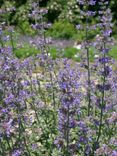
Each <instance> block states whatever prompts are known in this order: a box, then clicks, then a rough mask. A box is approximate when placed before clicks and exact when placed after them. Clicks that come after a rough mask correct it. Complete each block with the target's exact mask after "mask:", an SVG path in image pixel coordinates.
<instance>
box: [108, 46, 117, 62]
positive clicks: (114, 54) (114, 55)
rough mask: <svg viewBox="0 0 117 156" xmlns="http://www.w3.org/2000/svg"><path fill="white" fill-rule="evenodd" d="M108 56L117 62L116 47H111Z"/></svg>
mask: <svg viewBox="0 0 117 156" xmlns="http://www.w3.org/2000/svg"><path fill="white" fill-rule="evenodd" d="M109 56H111V57H112V58H114V59H116V60H117V45H115V46H113V47H112V49H111V50H110V52H109Z"/></svg>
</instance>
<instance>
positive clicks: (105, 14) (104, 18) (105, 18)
mask: <svg viewBox="0 0 117 156" xmlns="http://www.w3.org/2000/svg"><path fill="white" fill-rule="evenodd" d="M108 3H109V1H104V0H101V1H99V5H100V11H99V13H100V27H101V34H100V37H101V38H100V39H101V44H100V46H99V47H98V48H99V49H98V50H99V51H100V52H101V54H100V57H99V63H100V64H101V69H100V74H101V82H102V83H101V84H98V85H97V89H98V90H99V92H101V97H100V102H99V104H100V109H101V112H100V121H99V131H98V135H97V142H99V139H100V137H101V134H102V124H103V113H104V109H105V107H106V99H105V97H106V96H105V94H106V91H108V90H110V89H111V85H110V84H109V83H108V81H107V79H108V77H109V75H110V72H111V68H110V67H109V62H110V59H109V57H108V52H109V47H108V42H109V38H110V35H111V33H112V29H111V27H112V25H111V20H112V17H111V11H110V9H109V8H108Z"/></svg>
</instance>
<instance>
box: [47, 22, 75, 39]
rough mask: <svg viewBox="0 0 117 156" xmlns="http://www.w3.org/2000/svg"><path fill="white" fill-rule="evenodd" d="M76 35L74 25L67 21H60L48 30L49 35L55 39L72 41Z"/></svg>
mask: <svg viewBox="0 0 117 156" xmlns="http://www.w3.org/2000/svg"><path fill="white" fill-rule="evenodd" d="M75 34H76V30H75V28H74V25H73V24H71V23H69V22H67V21H58V22H55V23H54V24H53V26H52V27H51V28H50V29H49V30H48V32H47V35H50V36H51V37H53V38H62V39H70V38H73V36H74V35H75Z"/></svg>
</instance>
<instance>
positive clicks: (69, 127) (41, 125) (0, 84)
mask: <svg viewBox="0 0 117 156" xmlns="http://www.w3.org/2000/svg"><path fill="white" fill-rule="evenodd" d="M77 2H78V3H79V5H80V8H81V9H84V11H81V14H82V15H83V16H84V19H85V21H86V22H85V24H84V25H83V26H80V28H81V27H82V29H85V32H86V35H85V39H84V41H83V43H82V46H81V49H82V50H83V52H84V53H83V54H84V57H83V64H82V65H83V67H85V68H82V67H81V66H80V64H79V63H77V62H74V61H73V60H69V59H66V58H64V59H62V58H58V59H55V60H53V59H52V58H51V56H49V53H48V49H49V46H48V44H47V40H46V37H45V28H47V27H46V23H45V22H44V21H43V18H44V16H45V13H47V10H45V9H43V10H41V9H40V8H39V3H33V4H32V8H33V10H32V12H30V15H29V16H30V18H32V17H34V24H33V25H32V27H33V28H34V29H35V30H36V32H37V33H38V35H40V36H41V37H40V38H39V39H38V40H37V41H36V42H35V43H34V44H35V45H36V46H37V49H39V50H40V51H41V53H40V54H38V55H36V56H32V57H28V58H25V59H23V60H20V59H18V58H16V56H15V49H16V47H14V38H13V35H12V33H13V30H12V29H11V27H9V25H8V23H7V26H6V25H5V23H2V24H1V26H0V155H2V156H7V155H11V156H34V155H39V156H41V155H43V156H45V155H46V156H47V155H48V156H59V155H60V156H61V155H62V156H72V155H74V156H76V155H77V156H95V155H97V156H101V155H106V156H116V155H117V151H116V148H117V138H116V136H115V134H116V132H117V127H116V122H117V112H116V108H117V100H116V99H117V77H116V74H115V73H117V72H116V71H113V68H112V67H113V62H114V61H113V60H112V59H111V58H110V57H108V52H109V50H110V48H111V46H110V45H111V43H112V41H113V40H112V38H111V37H110V35H111V32H112V31H111V27H112V25H111V11H110V9H109V2H108V1H105V0H99V1H96V0H89V1H88V0H83V1H80V0H79V1H77ZM97 4H98V5H99V8H100V10H99V11H97V12H92V11H90V8H92V7H94V6H95V5H97ZM96 14H97V15H98V17H99V18H98V20H97V22H98V23H96V24H95V25H92V26H91V29H94V30H95V29H96V28H98V33H99V34H98V36H96V37H95V39H93V42H92V40H89V34H90V29H89V24H90V23H89V22H90V21H91V19H92V18H93V17H95V15H96ZM78 27H79V26H78ZM6 28H7V30H5V29H6ZM9 28H10V29H9ZM4 30H5V31H4ZM6 31H8V32H7V33H6ZM9 41H10V42H9ZM8 43H11V46H8V45H9V44H8ZM31 43H32V41H31ZM90 47H93V48H94V49H95V51H96V54H98V58H96V59H95V60H94V61H93V62H90ZM85 54H86V55H85Z"/></svg>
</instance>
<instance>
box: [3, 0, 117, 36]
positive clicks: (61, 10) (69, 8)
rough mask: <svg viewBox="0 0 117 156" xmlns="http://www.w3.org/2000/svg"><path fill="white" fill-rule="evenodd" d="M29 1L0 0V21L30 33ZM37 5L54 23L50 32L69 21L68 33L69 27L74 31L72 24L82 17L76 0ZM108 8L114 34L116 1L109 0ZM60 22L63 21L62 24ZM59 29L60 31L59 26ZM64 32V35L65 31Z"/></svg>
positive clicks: (43, 0)
mask: <svg viewBox="0 0 117 156" xmlns="http://www.w3.org/2000/svg"><path fill="white" fill-rule="evenodd" d="M31 1H32V0H0V22H6V21H7V22H8V23H9V24H10V25H16V26H18V27H19V28H20V29H21V30H22V32H23V33H32V32H31V31H32V30H31V27H30V24H31V22H32V21H31V20H30V18H29V14H30V12H31V8H32V6H31ZM33 2H34V1H33ZM39 5H40V7H41V8H47V9H48V13H47V16H46V20H47V21H48V22H51V23H52V24H53V25H54V26H53V29H51V33H52V30H54V29H56V28H57V31H58V27H59V26H60V27H63V24H64V25H65V24H66V22H68V23H69V24H68V23H67V25H68V27H69V30H70V34H71V29H72V32H73V33H74V31H75V30H74V28H73V26H75V25H76V24H78V23H80V21H81V20H80V19H81V18H82V17H81V16H80V9H79V7H80V6H79V5H78V4H77V0H67V1H66V0H39ZM98 7H99V6H95V8H93V9H94V10H96V9H98ZM110 8H111V10H112V14H113V23H114V26H113V33H114V35H116V31H117V27H116V25H117V1H116V0H110ZM91 9H92V8H91ZM95 20H96V19H94V21H93V22H95ZM61 21H62V22H61ZM57 22H58V23H57ZM64 22H65V23H64ZM61 23H63V24H62V26H61ZM70 25H71V28H70ZM54 31H55V30H54ZM59 31H61V28H60V30H59ZM54 33H55V32H53V33H52V34H54ZM64 34H65V35H66V33H64ZM56 36H57V34H56V35H55V37H56ZM58 37H59V35H58ZM71 37H72V35H71ZM68 38H69V35H68Z"/></svg>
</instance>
